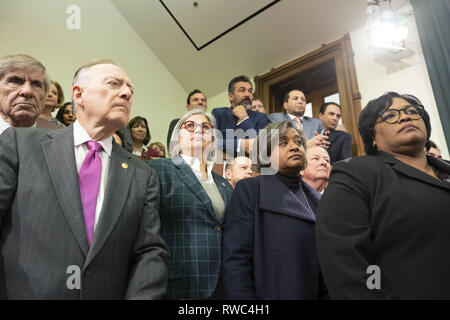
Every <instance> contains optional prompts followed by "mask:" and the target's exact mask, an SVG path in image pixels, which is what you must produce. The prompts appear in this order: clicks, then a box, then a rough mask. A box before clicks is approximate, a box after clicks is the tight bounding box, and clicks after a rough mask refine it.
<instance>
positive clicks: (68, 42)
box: [0, 0, 187, 144]
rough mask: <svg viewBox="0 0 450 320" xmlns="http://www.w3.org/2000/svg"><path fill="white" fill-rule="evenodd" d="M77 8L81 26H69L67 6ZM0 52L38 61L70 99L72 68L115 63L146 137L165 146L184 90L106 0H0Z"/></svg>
mask: <svg viewBox="0 0 450 320" xmlns="http://www.w3.org/2000/svg"><path fill="white" fill-rule="evenodd" d="M71 4H74V5H78V6H79V7H80V9H81V29H80V30H69V29H68V28H67V27H66V20H67V19H68V17H69V14H67V13H66V10H67V7H68V6H69V5H71ZM0 44H1V45H0V56H3V55H5V54H13V53H26V54H29V55H31V56H33V57H35V58H36V59H38V60H39V61H41V62H42V63H43V64H44V65H45V66H46V67H47V70H48V72H49V74H50V75H51V77H52V79H54V80H56V81H58V82H59V83H60V84H61V85H62V87H63V90H64V93H65V96H66V100H70V98H71V82H72V77H73V74H74V72H75V71H76V69H77V68H78V67H79V66H81V65H83V64H85V63H87V62H89V61H90V60H93V59H96V58H110V59H112V60H114V61H115V62H116V63H117V64H119V65H120V66H121V67H122V68H123V69H124V70H125V71H126V72H127V73H128V75H129V77H130V78H131V80H132V82H133V84H134V85H135V95H134V97H133V107H132V114H131V116H132V117H133V116H136V115H141V116H144V117H146V118H147V120H149V126H150V131H151V133H152V141H161V142H163V143H164V144H165V141H166V135H167V129H168V126H169V123H170V121H171V120H172V119H174V118H176V117H179V114H180V113H182V112H184V111H185V110H186V109H185V106H186V102H185V99H186V96H187V92H186V91H185V90H184V89H183V88H182V87H181V85H180V84H179V83H178V82H177V80H176V79H175V78H174V77H173V76H172V75H171V74H170V72H168V70H167V69H166V68H165V67H164V65H163V64H162V63H161V62H160V61H159V59H158V58H157V57H156V56H155V55H154V53H153V52H152V51H151V49H149V48H148V47H147V46H146V45H145V43H144V42H143V41H142V40H141V38H140V37H139V36H138V35H137V34H136V32H135V31H134V29H132V28H131V27H130V25H129V24H128V23H127V21H126V20H125V19H124V18H123V17H122V16H121V15H120V13H119V12H118V11H117V9H116V8H115V7H114V6H113V5H112V4H111V2H110V1H109V0H95V1H88V0H77V1H76V0H70V1H68V0H57V1H56V0H39V1H30V0H0Z"/></svg>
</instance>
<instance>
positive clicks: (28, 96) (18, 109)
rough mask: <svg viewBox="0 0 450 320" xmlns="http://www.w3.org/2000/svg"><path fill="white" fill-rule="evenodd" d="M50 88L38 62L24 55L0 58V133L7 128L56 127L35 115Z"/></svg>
mask: <svg viewBox="0 0 450 320" xmlns="http://www.w3.org/2000/svg"><path fill="white" fill-rule="evenodd" d="M49 88H50V79H49V77H48V75H47V71H46V70H45V67H44V65H43V64H42V63H40V62H39V61H37V60H36V59H34V58H33V57H30V56H28V55H25V54H15V55H7V56H3V57H1V58H0V134H1V133H2V132H3V131H5V130H6V129H7V128H10V127H32V126H36V127H38V128H49V129H60V128H61V127H60V126H58V125H57V124H55V123H52V122H49V121H46V120H45V119H42V118H38V117H39V114H41V112H42V111H43V109H44V102H45V97H46V95H47V92H48V90H49Z"/></svg>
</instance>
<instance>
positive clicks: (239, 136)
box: [212, 75, 269, 156]
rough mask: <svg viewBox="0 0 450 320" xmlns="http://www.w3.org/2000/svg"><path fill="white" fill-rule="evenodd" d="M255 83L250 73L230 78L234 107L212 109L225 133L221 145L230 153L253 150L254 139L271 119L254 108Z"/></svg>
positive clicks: (245, 152) (244, 152) (230, 95)
mask: <svg viewBox="0 0 450 320" xmlns="http://www.w3.org/2000/svg"><path fill="white" fill-rule="evenodd" d="M252 98H253V85H252V83H251V82H250V79H249V78H248V77H247V76H244V75H241V76H237V77H235V78H233V79H231V81H230V83H229V84H228V99H229V100H230V102H231V107H229V108H227V107H222V108H215V109H214V110H213V111H212V114H213V116H214V117H215V118H216V121H217V129H218V130H220V132H221V134H222V139H220V141H219V147H220V148H221V149H222V150H223V152H226V153H227V154H229V155H233V156H236V155H237V154H239V155H244V154H250V153H251V149H252V146H253V141H254V139H255V138H256V136H257V135H258V133H259V130H261V129H262V128H264V127H265V126H266V125H267V124H268V123H269V121H268V119H267V116H266V115H265V114H263V113H261V112H257V111H253V110H251V108H252Z"/></svg>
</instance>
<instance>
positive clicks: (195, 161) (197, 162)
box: [180, 154, 215, 183]
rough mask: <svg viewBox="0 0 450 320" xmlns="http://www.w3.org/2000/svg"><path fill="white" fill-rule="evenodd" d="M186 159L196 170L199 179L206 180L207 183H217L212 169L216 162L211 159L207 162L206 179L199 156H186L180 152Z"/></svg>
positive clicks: (193, 169) (194, 170)
mask: <svg viewBox="0 0 450 320" xmlns="http://www.w3.org/2000/svg"><path fill="white" fill-rule="evenodd" d="M180 155H181V157H182V158H183V160H184V161H186V163H187V164H188V165H189V167H191V169H192V171H193V172H194V174H195V176H196V177H197V179H198V181H200V182H206V183H215V182H214V179H213V177H212V173H211V171H212V169H213V166H214V163H213V162H211V161H207V162H206V172H207V173H208V179H205V177H204V176H203V173H202V171H201V170H200V160H198V159H197V158H193V157H190V156H186V155H184V154H180Z"/></svg>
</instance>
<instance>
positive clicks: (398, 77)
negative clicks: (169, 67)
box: [208, 17, 450, 159]
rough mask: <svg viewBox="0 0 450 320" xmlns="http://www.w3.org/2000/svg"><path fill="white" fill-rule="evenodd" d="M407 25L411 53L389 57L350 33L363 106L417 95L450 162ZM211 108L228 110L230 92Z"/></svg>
mask: <svg viewBox="0 0 450 320" xmlns="http://www.w3.org/2000/svg"><path fill="white" fill-rule="evenodd" d="M407 25H408V27H409V34H408V40H407V43H406V47H407V48H408V50H406V51H405V52H402V53H397V54H393V53H389V52H387V54H386V51H377V50H374V49H372V48H370V47H369V45H368V42H367V40H366V28H365V27H364V28H362V29H359V30H357V31H355V32H352V33H350V37H351V41H352V47H353V51H354V53H355V57H354V61H355V68H356V76H357V79H358V86H359V90H360V93H361V97H362V99H361V106H362V108H364V107H365V106H366V104H367V102H369V100H371V99H374V98H376V97H379V96H380V95H382V94H383V93H385V92H387V91H397V92H398V93H400V94H402V93H409V94H413V95H415V96H416V97H418V98H419V99H420V100H421V102H422V103H423V105H424V106H425V108H426V110H427V111H428V113H429V114H430V119H431V128H432V130H431V139H432V140H433V141H434V142H436V144H437V145H438V146H439V147H440V148H441V152H442V156H443V157H444V158H445V159H450V157H449V150H448V149H449V148H448V146H447V144H446V141H445V136H444V132H443V129H442V124H441V119H440V117H439V113H438V110H437V107H436V101H435V99H434V95H433V90H432V87H431V83H430V78H429V76H428V71H427V68H426V64H425V60H424V57H423V52H422V47H421V44H420V41H419V35H418V33H417V28H416V23H415V19H414V17H411V18H410V19H409V21H408V24H407ZM307 53H308V52H303V53H301V54H299V57H300V56H303V55H305V54H307ZM287 62H288V61H286V63H287ZM248 76H249V77H253V76H254V75H248ZM208 105H209V108H210V109H212V108H213V107H217V106H228V105H229V102H228V97H227V91H224V92H222V93H220V94H218V95H216V96H214V97H212V98H209V100H208Z"/></svg>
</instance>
